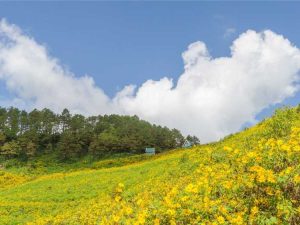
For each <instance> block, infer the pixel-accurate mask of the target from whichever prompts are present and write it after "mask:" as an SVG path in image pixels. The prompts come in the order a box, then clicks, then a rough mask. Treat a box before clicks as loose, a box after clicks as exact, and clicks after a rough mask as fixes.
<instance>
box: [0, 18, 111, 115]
mask: <svg viewBox="0 0 300 225" xmlns="http://www.w3.org/2000/svg"><path fill="white" fill-rule="evenodd" d="M0 79H2V80H3V81H4V82H5V83H6V86H7V89H8V90H9V91H11V92H12V93H13V94H15V95H16V96H17V97H16V98H14V99H13V103H18V104H22V105H25V106H27V107H28V108H43V107H49V108H51V109H53V110H55V111H61V110H62V109H63V108H70V109H71V110H72V111H73V112H78V113H84V114H96V113H99V111H101V112H103V113H109V112H110V110H111V109H110V104H109V101H110V100H109V98H108V97H107V96H106V95H105V94H104V93H103V91H102V90H101V89H100V88H98V87H96V86H95V83H94V80H93V78H91V77H89V76H82V77H79V78H76V77H75V76H74V75H73V74H72V73H71V72H69V71H68V70H66V69H64V68H63V67H62V66H61V65H60V64H59V62H58V60H57V59H55V58H53V57H51V56H49V55H48V53H47V49H46V48H45V47H44V46H43V45H40V44H38V43H37V42H36V41H35V40H34V39H33V38H31V37H29V36H26V35H24V34H23V33H22V31H21V30H20V29H19V28H18V27H17V26H15V25H11V24H8V23H7V22H6V21H5V20H1V22H0Z"/></svg>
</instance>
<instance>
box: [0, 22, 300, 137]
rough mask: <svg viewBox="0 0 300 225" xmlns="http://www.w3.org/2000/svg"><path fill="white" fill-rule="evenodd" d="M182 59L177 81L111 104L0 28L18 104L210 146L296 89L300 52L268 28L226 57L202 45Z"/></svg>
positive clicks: (1, 67) (243, 39) (16, 33)
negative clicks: (138, 125)
mask: <svg viewBox="0 0 300 225" xmlns="http://www.w3.org/2000/svg"><path fill="white" fill-rule="evenodd" d="M182 58H183V61H184V72H183V74H182V75H180V76H179V79H178V81H177V82H176V83H174V82H173V80H172V79H170V78H167V77H164V78H162V79H161V80H159V81H154V80H148V81H146V82H145V83H144V84H143V85H141V86H140V87H136V86H134V85H129V86H126V87H124V89H123V90H121V91H120V92H118V93H116V95H115V97H114V98H113V99H110V98H109V97H107V95H105V93H104V92H103V91H102V89H101V88H99V87H96V86H95V83H94V81H93V79H92V78H91V77H89V76H83V77H78V76H75V75H73V74H72V73H71V72H69V71H68V70H66V69H64V68H63V67H62V66H61V65H60V63H59V61H58V60H57V59H55V58H53V57H51V56H49V54H48V53H47V49H46V48H45V47H44V46H43V45H40V44H38V43H37V42H36V41H35V40H34V39H33V38H31V37H29V36H28V35H25V34H24V33H22V31H21V30H20V29H19V28H18V27H16V26H14V25H11V24H8V23H7V22H5V21H4V20H2V21H1V23H0V80H2V81H3V82H5V84H6V86H7V89H8V90H9V91H10V92H11V93H13V94H14V95H15V96H16V98H15V99H14V102H17V105H18V104H19V105H20V104H21V105H22V104H23V105H24V106H26V107H27V108H28V109H30V108H34V107H36V108H43V107H48V108H51V109H53V110H55V111H61V110H62V109H63V108H65V107H66V108H69V109H70V110H71V111H72V112H75V113H83V114H86V115H91V114H104V113H119V114H129V115H133V114H136V115H138V116H140V117H141V118H143V119H146V120H148V121H150V122H153V123H156V124H160V125H166V126H169V127H170V128H178V129H180V130H181V131H182V132H183V133H184V134H195V135H197V136H199V137H200V139H201V140H202V142H209V141H214V140H217V139H219V138H221V137H223V136H224V135H227V134H229V133H232V132H235V131H238V130H239V129H240V127H241V126H242V125H243V124H244V123H246V122H251V121H254V120H255V116H256V115H257V114H258V113H259V112H260V111H261V110H263V109H264V108H267V107H269V106H270V105H272V104H276V103H279V102H281V101H283V100H284V99H285V98H288V97H290V96H293V95H294V94H295V93H296V92H297V91H298V89H299V87H298V81H299V70H300V51H299V49H298V48H297V47H295V46H293V45H292V44H291V43H290V42H289V41H288V40H287V39H285V38H284V37H283V36H281V35H278V34H276V33H274V32H272V31H270V30H266V31H263V32H255V31H252V30H249V31H246V32H245V33H243V34H241V35H240V36H239V37H238V38H237V39H236V40H235V41H234V42H233V44H232V46H231V55H230V56H229V57H220V58H213V57H212V56H211V55H210V54H209V51H208V49H207V47H206V45H205V44H204V43H203V42H201V41H198V42H195V43H192V44H191V45H190V46H188V49H187V50H186V51H185V52H184V53H183V54H182ZM15 104H16V103H15Z"/></svg>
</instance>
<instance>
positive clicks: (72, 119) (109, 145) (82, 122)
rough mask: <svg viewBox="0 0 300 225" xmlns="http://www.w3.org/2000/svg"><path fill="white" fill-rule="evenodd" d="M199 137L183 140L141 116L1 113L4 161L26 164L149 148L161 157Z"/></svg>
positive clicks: (0, 146) (177, 133)
mask: <svg viewBox="0 0 300 225" xmlns="http://www.w3.org/2000/svg"><path fill="white" fill-rule="evenodd" d="M186 140H188V141H190V142H194V143H193V144H197V143H198V142H199V140H198V139H197V138H196V137H192V136H188V137H187V139H186V138H185V137H183V135H182V134H181V133H180V131H179V130H177V129H172V130H171V129H169V128H167V127H162V126H157V125H153V124H150V123H149V122H146V121H144V120H140V119H139V118H138V117H137V116H120V115H104V116H101V115H99V116H90V117H85V116H83V115H80V114H75V115H72V114H71V113H70V112H69V110H67V109H64V110H63V112H62V113H60V114H56V113H54V112H52V111H51V110H49V109H43V110H37V109H34V110H33V111H31V112H27V111H24V110H19V109H17V108H14V107H11V108H2V107H0V156H1V157H2V158H4V159H10V158H18V159H21V160H28V159H30V158H33V157H37V156H40V155H43V154H50V153H51V154H55V155H56V156H57V157H58V158H59V159H60V160H63V161H67V160H74V159H78V158H80V157H83V156H86V155H91V156H93V157H101V156H103V155H107V154H113V153H121V152H128V153H143V152H144V149H145V148H146V147H154V148H156V150H157V151H158V152H160V151H164V150H167V149H173V148H178V147H181V146H182V145H183V143H184V142H185V141H186Z"/></svg>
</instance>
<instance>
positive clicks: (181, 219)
mask: <svg viewBox="0 0 300 225" xmlns="http://www.w3.org/2000/svg"><path fill="white" fill-rule="evenodd" d="M299 156H300V113H299V109H298V108H283V109H280V110H277V111H276V112H275V114H274V115H273V116H272V117H271V118H268V119H265V120H264V121H262V122H260V123H259V124H257V125H255V126H253V127H251V128H247V129H245V130H244V131H242V132H239V133H237V134H233V135H230V136H228V137H226V138H224V139H223V140H221V141H219V142H216V143H212V144H207V145H199V146H195V147H193V148H189V149H177V150H171V151H167V152H164V153H161V154H158V155H155V156H143V155H140V156H124V155H123V156H122V157H118V156H116V157H113V158H109V159H102V160H99V161H97V162H93V163H92V164H91V165H90V166H84V165H85V163H84V162H81V163H77V164H75V165H73V166H69V167H68V166H66V167H64V164H61V165H60V167H61V168H60V172H58V171H57V170H54V171H51V169H45V170H40V171H39V169H40V168H39V166H38V165H36V164H35V168H31V172H28V170H24V169H23V168H16V167H14V166H12V167H10V168H6V169H2V170H1V172H0V173H1V175H0V224H299V223H300V201H299V199H300V164H299V161H300V157H299ZM68 165H69V164H68ZM52 166H53V167H55V165H52ZM35 171H39V172H35Z"/></svg>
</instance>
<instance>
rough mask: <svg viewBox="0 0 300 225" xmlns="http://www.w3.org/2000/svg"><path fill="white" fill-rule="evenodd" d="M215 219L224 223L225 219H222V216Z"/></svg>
mask: <svg viewBox="0 0 300 225" xmlns="http://www.w3.org/2000/svg"><path fill="white" fill-rule="evenodd" d="M217 221H218V223H219V224H224V223H225V219H224V217H223V216H218V217H217Z"/></svg>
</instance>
